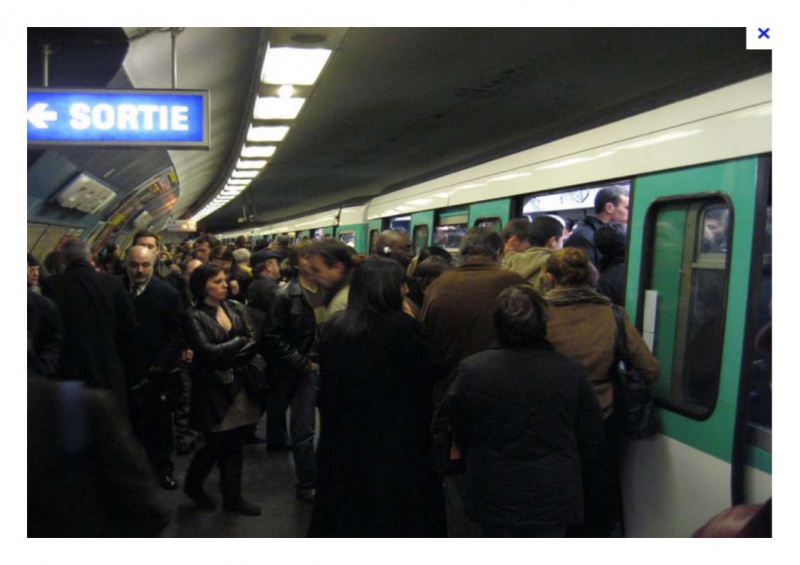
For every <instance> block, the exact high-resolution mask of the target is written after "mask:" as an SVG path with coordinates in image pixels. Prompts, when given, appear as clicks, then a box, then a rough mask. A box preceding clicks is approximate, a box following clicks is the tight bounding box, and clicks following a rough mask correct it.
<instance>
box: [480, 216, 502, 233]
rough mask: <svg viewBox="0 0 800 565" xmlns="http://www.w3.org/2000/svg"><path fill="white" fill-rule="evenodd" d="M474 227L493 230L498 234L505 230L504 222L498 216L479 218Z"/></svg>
mask: <svg viewBox="0 0 800 565" xmlns="http://www.w3.org/2000/svg"><path fill="white" fill-rule="evenodd" d="M473 227H480V228H492V229H493V230H494V231H496V232H497V233H500V231H501V230H502V229H503V222H501V221H500V218H498V217H497V216H494V217H491V218H478V219H477V220H475V225H474V226H473Z"/></svg>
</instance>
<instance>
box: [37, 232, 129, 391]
mask: <svg viewBox="0 0 800 565" xmlns="http://www.w3.org/2000/svg"><path fill="white" fill-rule="evenodd" d="M90 259H91V256H90V254H89V250H88V248H87V247H86V243H85V242H83V241H81V240H79V239H71V240H69V241H67V242H66V243H65V244H64V246H63V247H62V248H61V251H60V256H59V261H61V263H62V265H63V267H64V272H63V273H61V274H57V275H53V276H51V277H48V278H46V279H44V280H43V281H42V293H43V294H44V295H45V296H47V297H48V298H50V299H51V300H53V301H54V302H55V303H56V305H57V306H58V309H59V311H60V312H61V319H62V321H63V322H64V337H65V342H64V351H63V355H62V357H61V368H60V370H59V378H61V379H63V380H80V381H84V382H85V383H87V384H88V385H89V386H93V387H98V388H105V389H109V390H110V391H111V392H112V393H113V394H114V396H116V397H117V400H119V402H120V404H121V405H122V406H123V407H124V406H127V385H126V381H125V372H124V368H123V367H124V365H123V362H127V361H128V360H129V359H130V358H131V349H130V347H131V343H132V340H133V337H134V335H135V334H136V330H137V329H138V325H137V323H136V318H135V315H134V312H133V302H132V301H131V297H130V296H129V295H128V293H127V292H126V291H125V288H124V286H123V285H122V281H121V280H120V279H118V278H117V277H114V276H112V275H108V274H105V273H98V272H97V271H95V269H94V267H92V265H91V263H90Z"/></svg>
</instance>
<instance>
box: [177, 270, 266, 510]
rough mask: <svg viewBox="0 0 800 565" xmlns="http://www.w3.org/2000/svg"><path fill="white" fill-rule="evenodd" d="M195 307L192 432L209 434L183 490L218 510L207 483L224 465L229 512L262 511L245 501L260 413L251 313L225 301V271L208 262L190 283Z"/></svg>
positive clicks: (190, 319)
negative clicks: (247, 434)
mask: <svg viewBox="0 0 800 565" xmlns="http://www.w3.org/2000/svg"><path fill="white" fill-rule="evenodd" d="M189 288H190V290H191V293H192V296H193V297H194V300H195V304H196V306H194V307H192V308H190V309H189V310H188V311H187V313H186V314H185V318H184V321H185V330H186V339H187V341H188V342H189V347H190V348H191V349H192V351H193V352H194V358H193V360H192V364H191V369H192V400H191V413H190V421H191V424H192V428H193V429H196V430H198V431H200V432H203V433H204V434H205V438H206V441H205V445H204V446H203V448H202V449H200V450H199V451H197V452H196V453H195V455H194V457H193V458H192V462H191V463H190V465H189V470H188V472H187V474H186V482H185V485H184V492H185V493H186V495H187V496H188V497H189V498H191V499H192V500H193V501H194V502H195V503H197V505H198V506H199V507H201V508H203V509H213V508H214V507H215V503H214V501H213V499H212V498H211V497H210V496H209V495H208V494H207V493H206V492H205V491H204V490H203V481H204V480H205V478H206V477H207V476H208V474H209V473H210V472H211V470H212V469H213V467H214V465H215V464H217V462H219V468H220V489H221V491H222V498H223V504H222V507H223V509H224V510H229V511H232V512H239V513H241V514H246V515H249V516H256V515H259V514H261V508H259V507H258V506H256V505H255V504H251V503H250V502H247V501H246V500H244V499H243V498H242V493H241V491H242V435H243V433H244V431H245V429H246V428H247V426H251V425H252V424H254V423H257V422H258V420H259V418H260V415H261V411H260V408H259V404H258V399H257V397H256V396H255V395H254V394H253V392H252V391H251V390H249V389H248V372H249V371H250V370H251V369H252V368H251V362H252V361H253V357H254V356H255V355H256V353H257V345H256V334H255V328H254V326H253V322H252V320H251V319H250V315H249V314H248V313H247V311H246V310H245V307H244V306H242V305H241V304H239V303H237V302H235V301H232V300H226V297H227V293H228V283H227V281H226V277H225V271H224V270H223V269H222V267H220V266H218V265H215V264H213V263H207V264H204V265H201V266H199V267H197V268H196V269H195V270H194V272H193V273H192V276H191V278H190V279H189Z"/></svg>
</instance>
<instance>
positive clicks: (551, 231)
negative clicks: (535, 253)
mask: <svg viewBox="0 0 800 565" xmlns="http://www.w3.org/2000/svg"><path fill="white" fill-rule="evenodd" d="M530 242H531V245H533V246H534V247H547V248H549V249H561V248H562V247H563V246H564V224H562V223H561V222H559V221H558V220H557V219H556V218H554V217H553V216H537V217H536V218H534V220H533V222H531V231H530Z"/></svg>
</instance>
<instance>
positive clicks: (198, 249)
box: [192, 233, 219, 263]
mask: <svg viewBox="0 0 800 565" xmlns="http://www.w3.org/2000/svg"><path fill="white" fill-rule="evenodd" d="M217 246H219V240H218V239H217V238H216V237H214V236H213V235H211V234H209V233H206V234H203V235H201V236H200V237H198V238H197V239H195V240H194V243H193V244H192V257H193V258H195V259H199V260H200V261H202V262H203V263H208V262H209V261H210V260H211V250H212V249H214V248H215V247H217Z"/></svg>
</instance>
